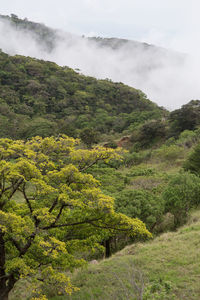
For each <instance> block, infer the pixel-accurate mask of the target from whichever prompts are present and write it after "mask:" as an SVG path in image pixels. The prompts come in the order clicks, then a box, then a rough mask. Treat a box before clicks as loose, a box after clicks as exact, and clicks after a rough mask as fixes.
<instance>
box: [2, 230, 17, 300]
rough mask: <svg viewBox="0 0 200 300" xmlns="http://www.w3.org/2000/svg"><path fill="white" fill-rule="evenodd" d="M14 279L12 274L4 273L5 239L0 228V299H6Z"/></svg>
mask: <svg viewBox="0 0 200 300" xmlns="http://www.w3.org/2000/svg"><path fill="white" fill-rule="evenodd" d="M15 282H16V280H15V278H14V276H13V275H10V276H6V273H5V241H4V233H3V232H2V230H0V299H1V300H8V294H9V292H10V291H11V290H12V288H13V287H14V284H15Z"/></svg>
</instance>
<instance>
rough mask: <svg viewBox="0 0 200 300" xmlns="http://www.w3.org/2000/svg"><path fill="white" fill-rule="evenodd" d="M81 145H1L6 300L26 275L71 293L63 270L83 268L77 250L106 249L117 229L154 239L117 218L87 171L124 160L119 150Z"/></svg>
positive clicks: (1, 269)
mask: <svg viewBox="0 0 200 300" xmlns="http://www.w3.org/2000/svg"><path fill="white" fill-rule="evenodd" d="M77 144H78V141H77V140H75V139H73V138H69V137H67V136H64V135H62V136H59V137H57V138H55V137H49V138H41V137H38V136H37V137H35V138H33V139H31V140H28V141H27V142H24V141H22V140H17V141H12V140H10V139H0V242H1V246H0V257H1V259H0V286H1V289H0V298H1V299H6V294H8V292H9V291H10V290H11V289H12V288H13V286H14V284H15V282H16V281H17V280H19V278H21V277H26V276H29V277H30V278H32V280H35V281H36V282H40V283H41V284H40V285H43V286H47V285H48V284H51V285H54V286H55V290H56V291H57V292H58V293H60V292H62V293H63V292H66V293H71V292H72V291H73V287H72V285H71V284H70V280H69V278H68V277H67V276H66V275H65V274H64V273H63V271H64V270H65V271H66V270H67V269H73V268H74V267H76V266H80V265H82V264H83V263H84V261H83V260H82V259H80V258H79V259H77V258H76V252H77V251H78V252H79V253H80V252H81V250H82V251H85V250H86V249H94V248H95V247H99V243H100V242H101V241H102V240H103V239H105V238H107V237H109V236H112V235H114V234H116V232H118V231H123V232H127V234H129V235H132V236H138V237H141V238H146V237H150V236H151V235H150V233H149V232H148V231H147V229H146V227H145V225H144V224H143V223H142V221H140V220H138V219H131V218H129V217H127V216H125V215H123V214H121V213H116V212H115V211H114V209H113V205H114V200H113V198H111V197H109V196H106V195H104V194H103V193H102V192H101V190H100V189H99V182H98V181H97V180H96V179H95V178H94V177H93V176H92V175H90V174H87V173H86V171H87V170H88V168H90V167H91V166H92V165H94V164H96V163H97V162H98V161H104V162H107V161H109V160H110V159H119V158H120V154H119V150H113V149H105V148H103V147H99V148H94V149H92V150H82V149H79V148H77ZM36 286H38V285H37V284H36Z"/></svg>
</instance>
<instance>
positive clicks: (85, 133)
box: [79, 128, 99, 148]
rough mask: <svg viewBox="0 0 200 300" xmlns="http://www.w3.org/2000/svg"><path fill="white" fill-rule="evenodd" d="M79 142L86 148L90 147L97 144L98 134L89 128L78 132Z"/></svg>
mask: <svg viewBox="0 0 200 300" xmlns="http://www.w3.org/2000/svg"><path fill="white" fill-rule="evenodd" d="M79 136H80V138H81V140H82V141H83V143H84V144H85V145H87V147H89V148H90V147H91V146H92V145H93V144H97V143H98V141H99V134H98V132H97V131H95V130H93V129H90V128H84V129H82V130H81V131H80V134H79Z"/></svg>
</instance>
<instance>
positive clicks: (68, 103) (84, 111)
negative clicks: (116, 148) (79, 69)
mask: <svg viewBox="0 0 200 300" xmlns="http://www.w3.org/2000/svg"><path fill="white" fill-rule="evenodd" d="M0 69H1V70H0V102H1V105H0V124H1V133H0V137H12V138H13V137H14V138H30V137H32V136H35V135H40V136H43V137H44V136H50V135H55V134H58V133H65V134H67V135H70V136H74V137H76V136H77V135H79V133H80V131H81V130H82V129H84V128H89V129H92V130H93V131H95V132H96V133H97V135H101V134H111V133H112V134H113V133H121V132H123V131H125V130H129V129H130V127H131V128H134V126H137V125H138V124H141V123H143V122H144V121H145V120H149V119H154V118H159V117H161V116H162V115H163V114H164V110H163V109H161V108H159V107H158V106H156V104H153V103H152V102H151V101H150V100H148V99H147V98H146V96H145V95H144V94H143V93H142V92H141V91H139V90H136V89H134V88H131V87H128V86H126V85H124V84H122V83H113V82H111V81H109V80H96V79H94V78H92V77H86V76H83V75H80V74H78V73H76V72H75V71H73V70H72V69H70V68H68V67H59V66H58V65H56V64H55V63H52V62H46V61H42V60H37V59H34V58H30V57H23V56H19V55H17V56H9V55H7V54H6V53H3V52H1V53H0Z"/></svg>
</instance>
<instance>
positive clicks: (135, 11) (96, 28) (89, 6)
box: [0, 0, 200, 52]
mask: <svg viewBox="0 0 200 300" xmlns="http://www.w3.org/2000/svg"><path fill="white" fill-rule="evenodd" d="M199 11H200V1H199V0H190V1H189V0H167V1H164V0H151V1H150V0H73V1H72V0H56V1H55V0H34V1H27V0H1V9H0V13H1V14H8V15H10V13H14V14H16V15H18V17H20V18H25V17H27V18H28V19H30V20H33V21H36V22H42V23H45V24H46V25H47V26H51V27H53V28H58V29H62V30H65V31H69V32H73V33H77V34H81V35H86V36H88V35H95V36H104V37H120V38H129V39H133V40H139V41H145V42H149V43H152V44H156V45H159V46H163V47H168V48H172V49H175V50H179V51H183V52H188V51H191V49H190V48H191V47H190V45H188V43H187V41H188V40H189V41H192V39H193V38H194V39H195V37H196V38H197V39H198V41H199V35H198V29H199V27H200V18H199Z"/></svg>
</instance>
